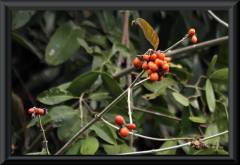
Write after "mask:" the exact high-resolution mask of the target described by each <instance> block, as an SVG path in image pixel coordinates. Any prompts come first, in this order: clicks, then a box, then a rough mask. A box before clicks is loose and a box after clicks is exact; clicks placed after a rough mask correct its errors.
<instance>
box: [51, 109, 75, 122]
mask: <svg viewBox="0 0 240 165" xmlns="http://www.w3.org/2000/svg"><path fill="white" fill-rule="evenodd" d="M49 111H50V112H49V114H48V115H49V116H50V117H51V120H56V119H67V118H71V117H73V116H74V115H77V113H76V112H75V111H74V109H72V108H71V107H69V106H65V105H62V106H57V107H53V108H52V109H50V110H49Z"/></svg>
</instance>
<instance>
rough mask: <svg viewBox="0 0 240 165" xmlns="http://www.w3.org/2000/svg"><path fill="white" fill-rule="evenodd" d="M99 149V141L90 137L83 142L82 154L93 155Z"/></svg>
mask: <svg viewBox="0 0 240 165" xmlns="http://www.w3.org/2000/svg"><path fill="white" fill-rule="evenodd" d="M98 147H99V143H98V140H97V139H96V138H95V137H93V136H89V137H87V138H86V139H84V140H83V142H82V146H81V150H80V152H81V154H82V155H93V154H94V153H95V152H96V151H97V149H98Z"/></svg>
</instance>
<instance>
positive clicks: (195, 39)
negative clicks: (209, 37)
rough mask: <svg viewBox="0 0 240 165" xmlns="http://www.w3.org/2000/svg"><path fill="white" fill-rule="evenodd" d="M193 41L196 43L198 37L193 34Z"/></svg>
mask: <svg viewBox="0 0 240 165" xmlns="http://www.w3.org/2000/svg"><path fill="white" fill-rule="evenodd" d="M191 42H192V43H194V44H195V43H197V37H196V36H195V35H194V36H192V39H191Z"/></svg>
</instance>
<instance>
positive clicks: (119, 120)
mask: <svg viewBox="0 0 240 165" xmlns="http://www.w3.org/2000/svg"><path fill="white" fill-rule="evenodd" d="M115 122H116V123H117V124H118V125H122V124H123V123H124V119H123V117H122V116H120V115H117V116H116V117H115Z"/></svg>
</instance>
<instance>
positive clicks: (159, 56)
mask: <svg viewBox="0 0 240 165" xmlns="http://www.w3.org/2000/svg"><path fill="white" fill-rule="evenodd" d="M157 57H158V59H159V60H164V58H165V54H164V53H159V54H158V56H157Z"/></svg>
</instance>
